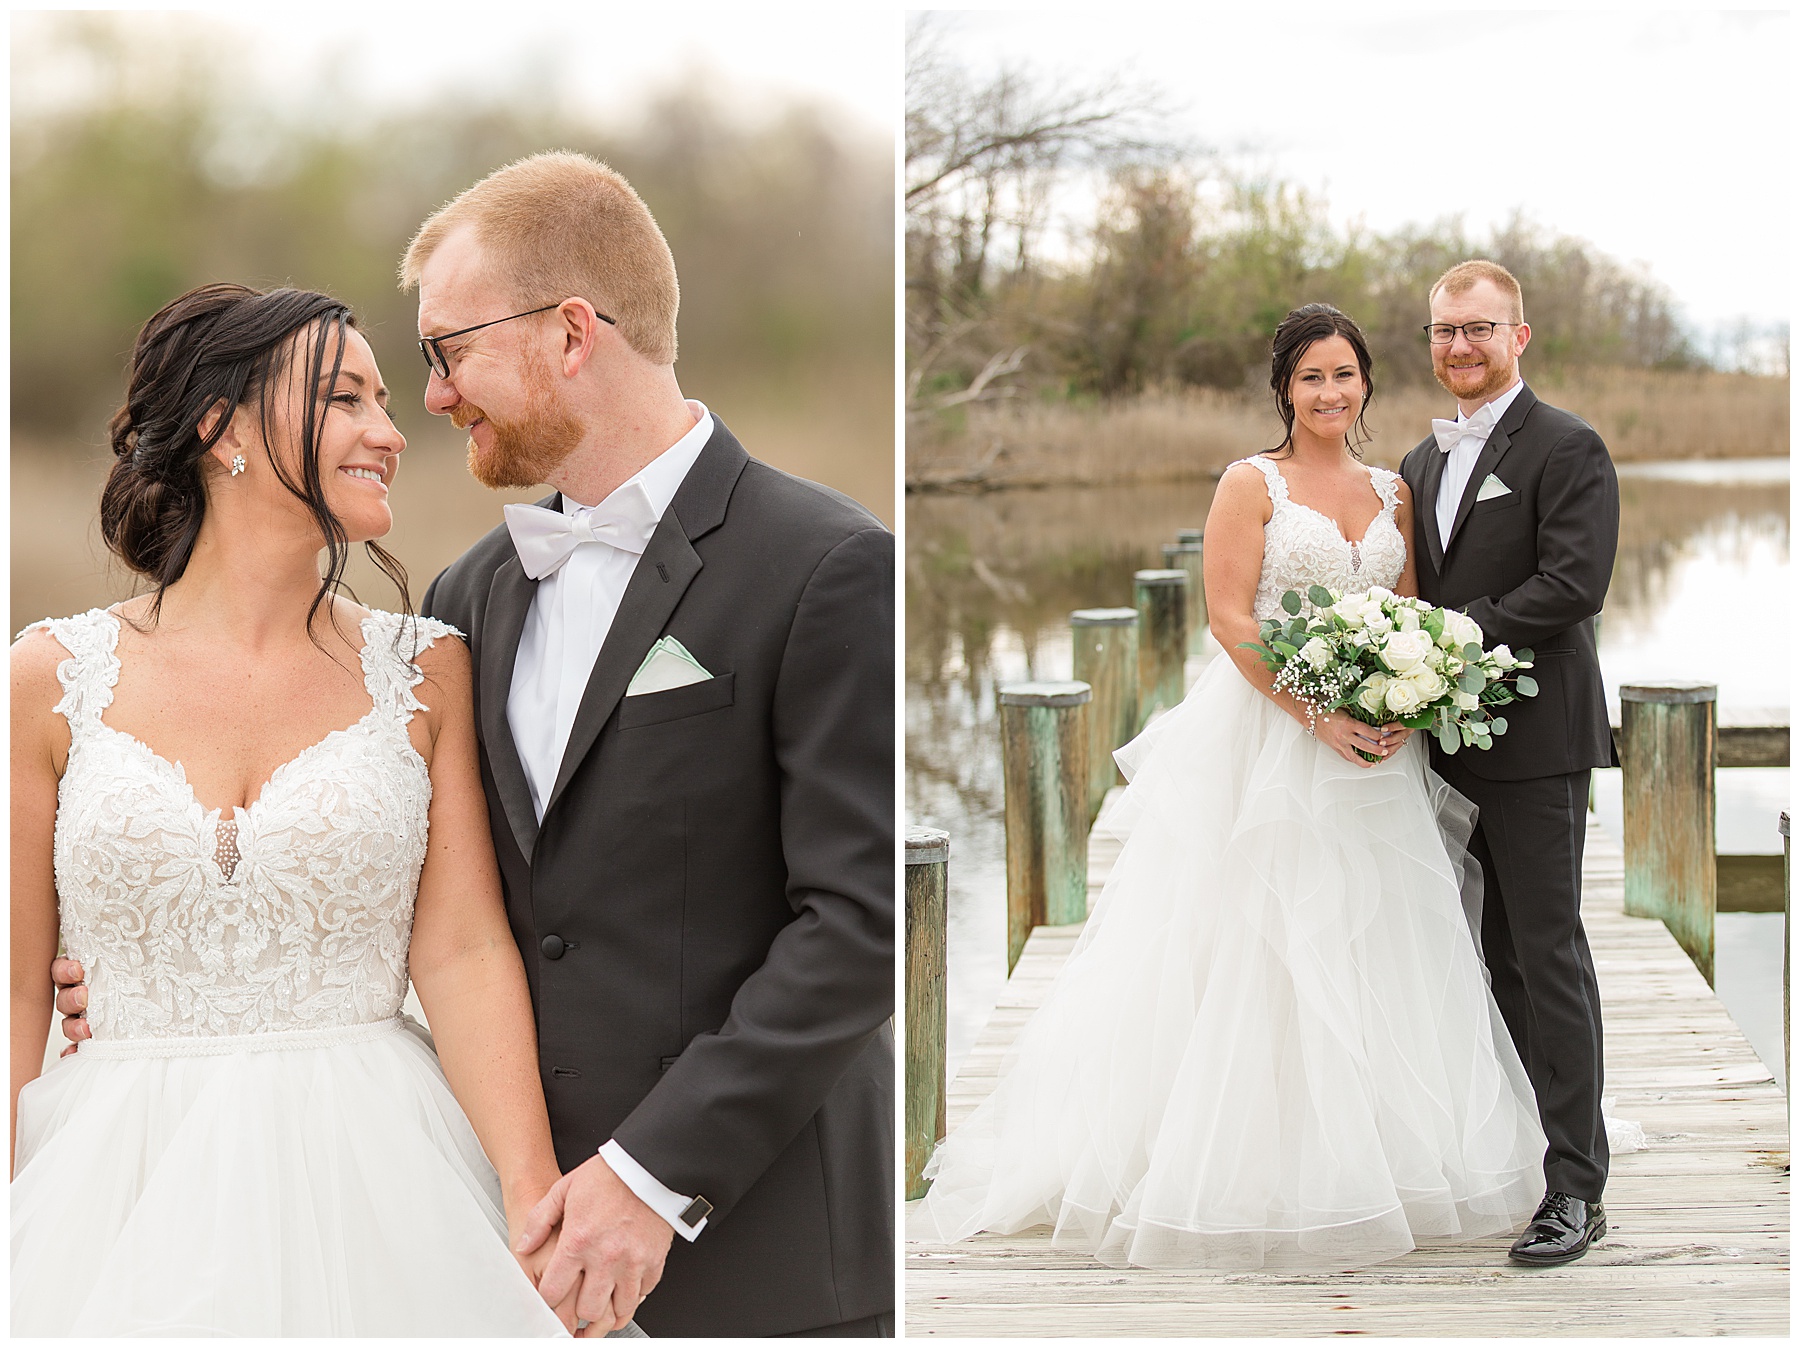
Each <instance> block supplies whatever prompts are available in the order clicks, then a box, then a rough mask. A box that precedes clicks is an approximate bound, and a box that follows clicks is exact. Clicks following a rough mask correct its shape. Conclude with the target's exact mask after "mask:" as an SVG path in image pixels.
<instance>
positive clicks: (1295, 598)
mask: <svg viewBox="0 0 1800 1348" xmlns="http://www.w3.org/2000/svg"><path fill="white" fill-rule="evenodd" d="M1281 607H1282V608H1284V609H1286V610H1287V611H1288V612H1289V613H1298V612H1299V611H1300V596H1299V595H1298V594H1296V593H1295V592H1294V591H1293V590H1289V591H1288V592H1287V593H1286V594H1284V595H1282V596H1281Z"/></svg>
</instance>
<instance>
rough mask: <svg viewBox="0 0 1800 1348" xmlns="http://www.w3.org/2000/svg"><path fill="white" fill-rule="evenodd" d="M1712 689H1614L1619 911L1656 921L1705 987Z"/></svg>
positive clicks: (1714, 727)
mask: <svg viewBox="0 0 1800 1348" xmlns="http://www.w3.org/2000/svg"><path fill="white" fill-rule="evenodd" d="M1718 691H1719V690H1718V686H1717V685H1716V684H1710V683H1686V682H1676V681H1668V682H1664V683H1657V684H1626V685H1624V686H1623V687H1621V688H1620V689H1619V701H1620V708H1619V710H1620V729H1621V731H1622V732H1623V735H1622V742H1621V743H1620V745H1619V760H1620V763H1621V764H1622V765H1623V773H1622V775H1623V778H1624V796H1625V821H1624V823H1625V828H1624V844H1625V911H1626V912H1627V913H1628V914H1630V915H1632V916H1634V917H1654V918H1660V919H1661V920H1662V922H1663V925H1664V926H1666V927H1667V928H1668V929H1669V932H1670V934H1671V935H1673V936H1674V937H1675V940H1676V941H1677V942H1678V943H1679V944H1680V946H1681V948H1682V949H1683V950H1685V951H1687V953H1688V957H1689V958H1690V959H1692V960H1693V961H1694V966H1695V967H1696V968H1697V969H1699V970H1700V972H1701V973H1702V974H1703V975H1704V976H1705V978H1706V981H1707V983H1708V984H1711V983H1712V981H1713V915H1714V913H1715V912H1716V911H1717V908H1718V868H1717V860H1716V851H1717V848H1716V845H1715V840H1714V832H1713V815H1714V808H1715V806H1714V794H1713V758H1714V755H1715V754H1716V752H1717V744H1718V721H1717V706H1718Z"/></svg>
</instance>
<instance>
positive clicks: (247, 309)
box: [100, 283, 412, 639]
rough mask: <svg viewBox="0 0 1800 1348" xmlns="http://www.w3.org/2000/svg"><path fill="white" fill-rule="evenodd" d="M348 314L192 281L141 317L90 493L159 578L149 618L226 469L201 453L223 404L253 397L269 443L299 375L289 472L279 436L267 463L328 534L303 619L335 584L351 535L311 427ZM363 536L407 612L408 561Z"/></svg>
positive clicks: (296, 297)
mask: <svg viewBox="0 0 1800 1348" xmlns="http://www.w3.org/2000/svg"><path fill="white" fill-rule="evenodd" d="M355 325H356V319H355V316H354V315H353V314H352V313H351V312H350V307H349V306H348V305H347V304H345V303H344V302H343V301H342V300H337V299H333V298H332V297H331V296H329V295H321V294H319V293H318V292H316V291H311V290H294V289H288V288H283V289H279V290H268V291H261V290H252V289H251V288H250V287H249V286H241V285H231V284H224V283H221V284H216V285H204V286H200V287H199V288H197V289H194V290H190V291H188V292H187V294H185V295H183V296H181V297H180V298H179V299H176V300H174V301H172V302H171V303H169V304H168V305H166V306H164V307H163V308H162V309H161V310H160V311H158V312H157V313H156V314H155V316H153V317H152V318H151V319H150V321H149V322H148V323H146V324H144V327H143V331H141V332H139V333H138V337H137V343H136V345H135V346H133V348H132V352H131V364H130V368H129V371H128V373H127V377H126V385H125V405H124V406H123V407H121V408H120V409H119V410H118V411H117V412H116V413H115V414H114V415H113V419H112V451H113V455H114V459H115V461H114V463H113V467H112V472H111V474H110V475H109V476H108V477H107V479H106V489H105V490H104V491H103V492H102V493H101V496H100V532H101V535H102V536H103V537H104V538H105V539H106V546H107V547H109V548H111V549H112V550H113V551H114V552H115V553H117V554H118V555H119V557H120V558H121V559H122V560H123V561H124V562H125V564H126V565H127V566H129V567H130V568H131V569H132V570H133V571H136V572H138V573H139V574H140V575H143V576H145V577H147V578H148V579H149V580H151V581H152V582H153V583H154V584H155V586H156V595H155V598H154V599H153V600H152V601H151V610H150V611H151V616H152V618H153V619H154V617H155V616H156V615H157V614H159V613H160V612H161V609H162V598H163V592H164V591H165V590H167V589H168V587H169V586H171V585H173V584H174V583H175V582H176V581H178V580H180V579H181V576H182V573H183V572H184V571H186V570H187V564H188V559H189V558H191V557H192V556H193V553H194V543H195V541H196V540H197V539H198V538H199V536H200V525H201V523H202V521H204V520H205V518H206V499H207V496H206V494H207V481H208V479H209V478H210V477H213V476H216V475H217V474H218V473H219V472H220V471H222V470H221V469H220V468H219V466H218V464H217V463H216V461H215V460H213V459H212V458H211V457H210V456H209V451H210V450H211V449H212V447H213V446H214V445H215V444H217V443H218V441H219V438H220V437H221V436H222V435H224V434H225V431H226V428H227V426H228V425H229V424H230V421H231V416H232V413H233V412H234V411H235V410H236V409H238V408H240V407H246V408H250V407H253V408H254V409H255V415H256V421H257V424H258V426H259V427H261V429H262V432H263V436H264V438H265V440H267V439H269V438H271V437H272V436H274V434H275V433H276V428H277V427H278V426H280V425H281V423H282V418H281V417H279V416H277V415H276V414H275V413H276V408H277V405H278V403H279V401H280V398H279V395H280V393H281V392H282V390H283V388H284V387H293V386H295V384H296V383H298V387H299V389H300V390H301V392H302V393H303V394H304V395H306V396H302V397H300V398H297V399H294V400H292V403H291V404H290V405H293V406H298V407H299V408H301V409H303V413H302V415H300V416H299V417H297V418H295V420H296V421H297V422H298V426H297V427H296V428H290V429H292V430H297V435H296V436H295V438H296V439H297V441H298V447H299V454H298V456H297V458H298V461H299V462H298V468H299V477H298V479H296V478H295V477H294V476H293V472H292V468H291V466H290V465H289V464H287V463H284V462H283V459H284V458H287V457H289V456H287V455H284V454H282V453H281V452H279V447H277V446H275V445H271V446H270V447H271V449H272V450H275V451H276V452H273V453H271V454H270V456H269V462H270V463H271V464H272V465H273V467H274V471H275V476H276V477H277V479H279V481H280V482H281V484H282V486H284V487H286V488H287V489H288V490H289V491H290V492H292V493H293V494H294V496H295V497H297V498H298V499H299V500H301V501H302V502H304V503H305V505H306V508H307V510H308V511H309V512H310V513H311V515H312V517H313V520H314V521H315V522H316V523H317V524H318V526H319V533H320V535H321V537H323V539H324V545H323V546H324V548H325V550H326V553H327V564H326V567H325V570H324V576H323V578H322V580H321V582H320V585H319V592H318V594H316V595H315V596H313V602H312V607H311V608H310V609H308V610H307V615H306V616H307V624H308V626H309V627H310V626H311V623H312V619H313V616H314V615H315V614H317V613H318V611H319V606H320V605H321V604H323V603H324V602H325V599H326V596H327V595H329V594H330V593H331V592H332V591H333V590H335V589H337V588H338V587H339V586H340V585H341V584H342V582H343V578H344V567H345V565H346V564H347V563H348V562H349V558H350V544H349V539H348V537H347V536H346V535H345V532H344V526H343V525H342V524H341V523H339V522H338V518H337V516H336V515H334V514H332V512H331V508H330V507H329V506H328V505H327V504H326V503H325V492H324V487H323V484H322V483H321V481H320V477H319V438H320V436H321V434H322V433H323V430H324V425H325V415H326V412H327V411H328V410H329V407H330V395H331V390H332V389H333V388H334V387H335V386H336V384H337V377H338V372H339V371H340V370H341V369H342V368H343V363H344V348H345V345H346V344H347V342H348V341H349V329H350V328H352V327H354V326H355ZM220 403H223V404H224V413H223V415H221V416H219V417H218V418H216V420H215V422H214V425H213V426H212V428H211V429H210V430H209V431H208V432H207V434H206V435H205V436H202V435H201V434H200V423H201V421H202V420H203V419H204V418H205V416H206V413H207V412H208V410H210V409H211V408H213V407H216V406H218V405H219V404H220ZM259 466H260V465H259ZM364 546H365V548H366V549H367V550H368V553H369V557H370V559H371V560H372V561H373V562H374V563H375V565H376V566H377V567H378V568H379V569H380V570H381V572H382V573H383V574H384V575H385V576H387V578H388V579H389V580H391V581H393V582H394V584H395V585H396V586H398V587H399V590H400V598H401V603H402V611H403V612H408V611H410V610H411V608H412V602H411V597H410V596H409V595H408V594H407V589H406V571H405V568H403V567H402V566H401V565H400V563H399V561H398V560H397V559H396V558H394V557H393V556H392V555H391V554H389V553H388V552H386V551H385V550H384V549H382V548H381V547H380V546H379V545H378V544H376V543H374V542H369V543H366V544H365V545H364ZM315 639H316V638H315Z"/></svg>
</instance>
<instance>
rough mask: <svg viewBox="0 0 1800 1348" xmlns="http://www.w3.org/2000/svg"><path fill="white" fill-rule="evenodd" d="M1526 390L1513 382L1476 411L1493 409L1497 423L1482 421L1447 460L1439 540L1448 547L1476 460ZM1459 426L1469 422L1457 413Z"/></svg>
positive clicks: (1440, 484) (1440, 490) (1439, 501)
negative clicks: (1458, 508)
mask: <svg viewBox="0 0 1800 1348" xmlns="http://www.w3.org/2000/svg"><path fill="white" fill-rule="evenodd" d="M1524 387H1525V381H1524V380H1523V379H1516V380H1514V381H1513V386H1512V387H1511V388H1509V389H1507V390H1506V392H1505V393H1502V394H1501V395H1500V396H1499V397H1497V398H1494V399H1492V400H1491V401H1489V402H1487V403H1485V404H1483V406H1482V407H1478V408H1476V409H1475V410H1476V412H1477V413H1480V412H1482V411H1483V410H1485V409H1486V408H1492V409H1493V420H1492V421H1487V419H1486V418H1482V421H1483V422H1485V425H1480V426H1477V427H1474V428H1471V429H1469V430H1465V431H1464V432H1463V435H1462V438H1461V439H1460V440H1459V441H1458V442H1457V445H1456V448H1454V449H1452V450H1451V451H1450V452H1449V454H1448V455H1446V456H1445V463H1444V476H1443V478H1442V479H1440V480H1439V482H1438V498H1437V521H1438V539H1439V541H1440V542H1442V543H1443V545H1444V546H1445V547H1449V546H1450V528H1451V526H1452V525H1454V524H1455V523H1456V510H1457V507H1458V506H1460V505H1461V504H1462V498H1463V492H1464V491H1466V490H1467V489H1468V486H1469V474H1470V473H1472V472H1474V471H1475V460H1476V459H1478V458H1480V457H1481V450H1482V447H1483V446H1484V445H1486V444H1487V442H1488V437H1489V436H1490V435H1492V434H1493V428H1494V427H1496V426H1498V425H1499V424H1500V418H1501V417H1503V416H1505V415H1506V409H1507V408H1509V407H1511V406H1512V404H1513V399H1514V398H1517V397H1518V396H1519V390H1520V389H1522V388H1524ZM1456 424H1457V426H1459V427H1467V426H1468V425H1469V418H1468V417H1467V416H1465V415H1464V414H1463V413H1462V411H1461V410H1460V409H1459V410H1458V411H1457V413H1456Z"/></svg>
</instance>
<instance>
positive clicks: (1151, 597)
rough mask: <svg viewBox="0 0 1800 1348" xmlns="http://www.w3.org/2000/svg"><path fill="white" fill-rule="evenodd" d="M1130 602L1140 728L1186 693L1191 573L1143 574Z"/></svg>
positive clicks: (1139, 575) (1178, 700)
mask: <svg viewBox="0 0 1800 1348" xmlns="http://www.w3.org/2000/svg"><path fill="white" fill-rule="evenodd" d="M1132 602H1133V603H1134V604H1135V605H1136V607H1137V611H1138V725H1139V726H1140V727H1142V726H1143V725H1144V724H1145V723H1146V722H1148V721H1149V719H1150V716H1151V714H1152V713H1153V712H1155V711H1157V710H1158V709H1159V708H1168V707H1173V706H1174V705H1175V704H1176V703H1178V702H1180V701H1181V699H1182V696H1183V695H1184V694H1185V693H1186V692H1187V680H1186V668H1187V645H1188V642H1187V572H1185V571H1169V570H1165V571H1139V572H1138V573H1137V574H1136V576H1134V577H1133V593H1132Z"/></svg>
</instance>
